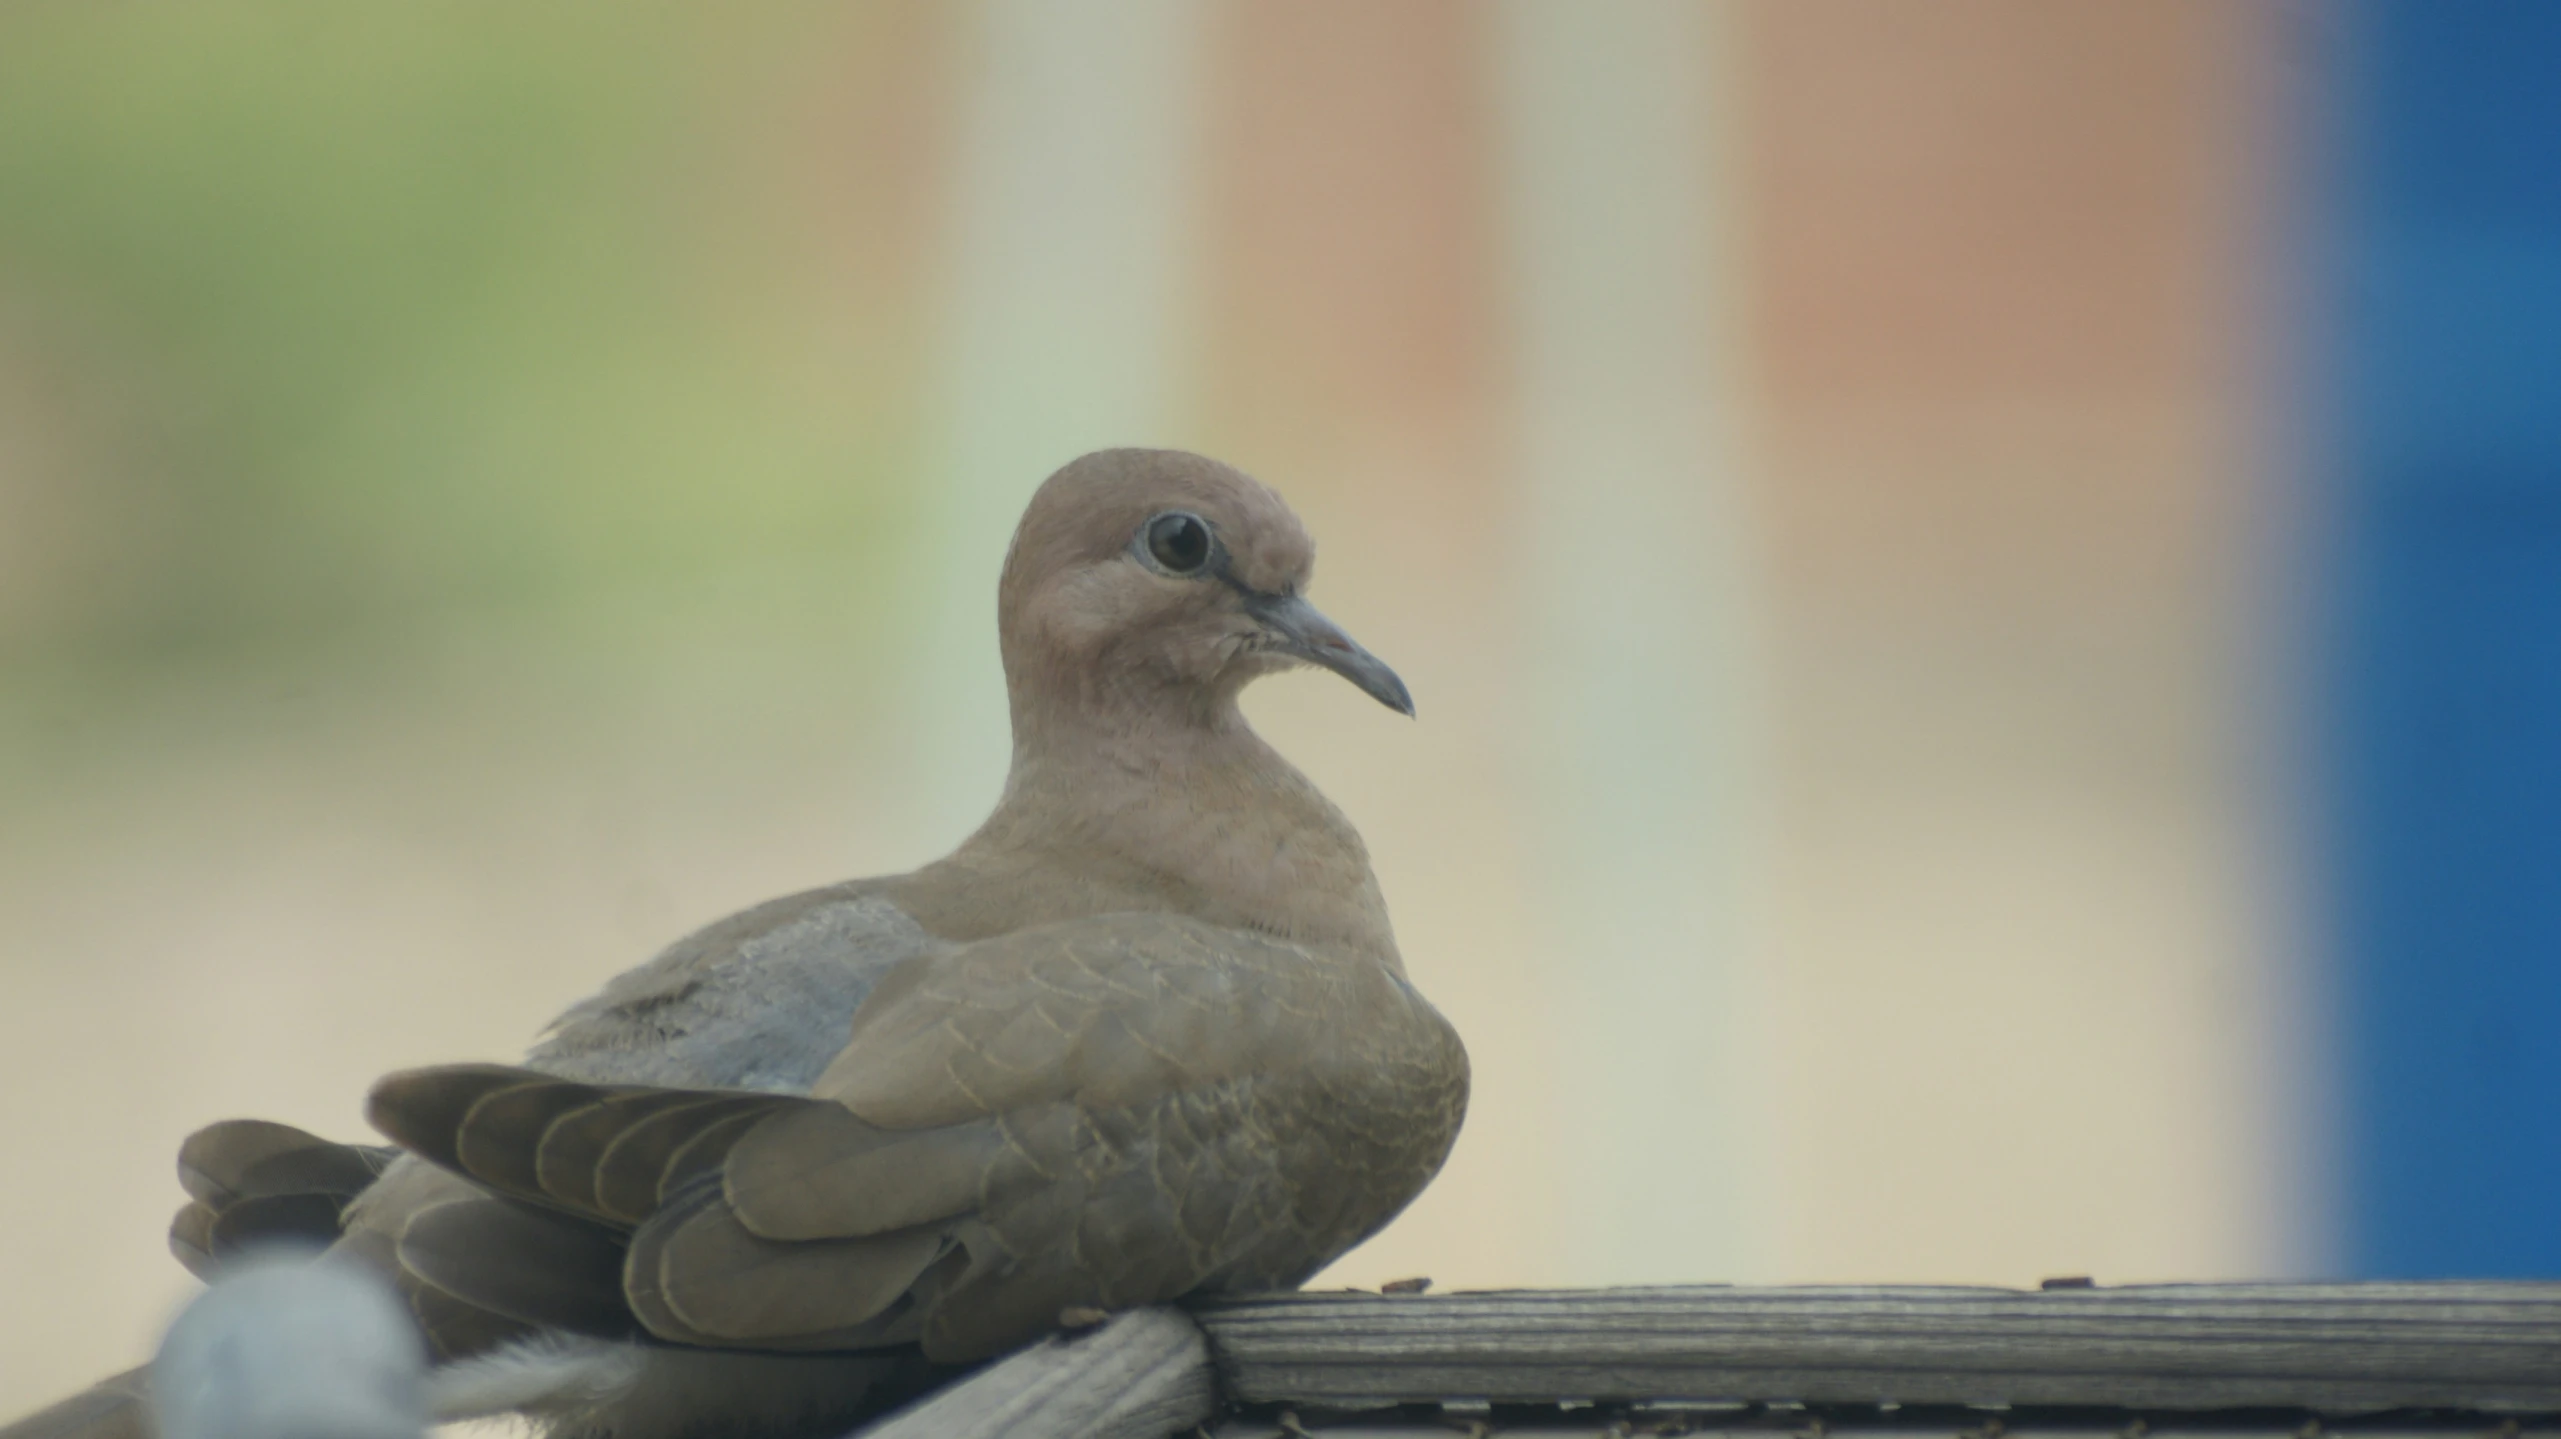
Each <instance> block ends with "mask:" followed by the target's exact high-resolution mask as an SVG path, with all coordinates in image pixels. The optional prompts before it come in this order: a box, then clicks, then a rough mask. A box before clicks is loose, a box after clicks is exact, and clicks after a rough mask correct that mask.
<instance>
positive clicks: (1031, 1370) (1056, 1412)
mask: <svg viewBox="0 0 2561 1439" xmlns="http://www.w3.org/2000/svg"><path fill="white" fill-rule="evenodd" d="M1212 1408H1213V1399H1212V1396H1211V1392H1210V1365H1209V1354H1208V1352H1207V1350H1206V1349H1204V1348H1203V1347H1202V1344H1201V1335H1200V1331H1199V1330H1198V1329H1196V1328H1194V1327H1193V1326H1192V1321H1191V1320H1189V1319H1187V1318H1185V1317H1184V1316H1183V1314H1182V1312H1181V1311H1180V1310H1175V1309H1136V1310H1132V1311H1130V1312H1128V1313H1126V1314H1122V1315H1119V1316H1117V1317H1115V1318H1114V1319H1112V1320H1111V1321H1110V1322H1109V1323H1106V1324H1103V1325H1100V1326H1098V1327H1096V1328H1094V1329H1091V1330H1086V1331H1084V1332H1081V1333H1076V1334H1063V1335H1058V1336H1056V1337H1054V1338H1049V1339H1044V1340H1042V1341H1041V1342H1039V1343H1038V1344H1034V1345H1032V1346H1031V1347H1030V1348H1028V1349H1024V1350H1021V1351H1020V1352H1018V1353H1015V1354H1013V1355H1011V1356H1009V1357H1007V1358H1005V1359H1003V1360H1000V1361H998V1362H997V1363H994V1364H991V1365H989V1366H987V1367H986V1368H985V1369H982V1370H980V1371H978V1372H977V1373H975V1374H972V1375H971V1376H969V1377H968V1378H966V1379H963V1380H961V1381H960V1382H959V1383H957V1384H953V1385H951V1386H949V1387H947V1388H944V1389H942V1390H939V1391H937V1392H936V1393H934V1394H932V1395H930V1396H928V1397H927V1398H925V1399H922V1400H920V1401H918V1402H917V1403H915V1404H913V1405H910V1406H909V1407H907V1408H906V1409H903V1410H901V1411H899V1412H898V1413H896V1414H892V1415H890V1416H889V1417H888V1418H886V1419H883V1420H881V1421H880V1422H878V1423H876V1424H873V1425H871V1426H870V1427H868V1428H865V1429H862V1430H859V1431H857V1432H858V1435H859V1439H1000V1436H1005V1439H1159V1436H1162V1435H1166V1434H1170V1433H1173V1432H1175V1431H1177V1430H1182V1429H1189V1428H1191V1427H1192V1426H1193V1425H1195V1424H1199V1423H1201V1422H1203V1421H1205V1420H1207V1419H1208V1418H1209V1417H1210V1412H1211V1409H1212Z"/></svg>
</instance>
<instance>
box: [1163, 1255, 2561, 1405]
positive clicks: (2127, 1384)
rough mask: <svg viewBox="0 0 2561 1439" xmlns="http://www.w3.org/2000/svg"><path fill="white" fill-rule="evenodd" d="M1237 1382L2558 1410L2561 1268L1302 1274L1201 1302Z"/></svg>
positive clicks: (1251, 1398) (1326, 1401)
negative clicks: (1998, 1285) (1450, 1282)
mask: <svg viewBox="0 0 2561 1439" xmlns="http://www.w3.org/2000/svg"><path fill="white" fill-rule="evenodd" d="M1195 1313H1196V1314H1197V1316H1198V1318H1199V1319H1200V1322H1201V1326H1202V1327H1203V1328H1204V1329H1205V1330H1206V1331H1207V1332H1208V1334H1209V1340H1210V1348H1211V1351H1212V1353H1213V1355H1214V1356H1215V1358H1216V1360H1217V1364H1218V1370H1219V1375H1220V1378H1221V1380H1222V1382H1223V1384H1224V1385H1225V1389H1226V1393H1227V1395H1228V1397H1230V1398H1232V1399H1237V1400H1241V1401H1244V1402H1248V1403H1254V1402H1266V1401H1274V1402H1284V1403H1292V1404H1303V1405H1333V1406H1338V1407H1343V1408H1357V1407H1361V1406H1365V1405H1376V1404H1383V1403H1392V1402H1398V1401H1406V1400H1439V1399H1450V1398H1471V1399H1493V1400H1518V1401H1546V1400H1556V1399H1594V1400H1611V1399H1618V1400H1673V1399H1686V1400H1699V1401H1738V1400H1740V1401H1768V1402H1779V1401H1792V1402H1798V1403H1808V1404H1876V1403H1894V1404H1906V1405H1912V1404H1978V1405H2002V1404H2008V1405H2088V1406H2103V1407H2111V1408H2133V1409H2214V1408H2236V1407H2258V1406H2269V1407H2282V1408H2294V1409H2306V1410H2310V1411H2313V1412H2315V1413H2320V1414H2351V1413H2362V1412H2371V1411H2375V1410H2381V1409H2399V1408H2437V1407H2446V1408H2461V1409H2468V1410H2473V1411H2479V1412H2489V1413H2519V1412H2551V1411H2561V1284H2549V1283H2463V1284H2352V1285H2350V1284H2334V1285H2318V1284H2310V1285H2212V1284H2207V1285H2162V1286H2154V1287H2140V1288H2123V1289H2074V1290H2053V1291H2035V1292H2023V1291H2017V1290H2004V1289H1955V1288H1947V1289H1933V1288H1855V1289H1853V1288H1808V1289H1732V1288H1681V1289H1607V1290H1555V1291H1545V1292H1538V1291H1520V1292H1497V1293H1483V1294H1428V1295H1410V1296H1406V1295H1399V1296H1385V1295H1375V1294H1288V1295H1272V1296H1265V1297H1258V1298H1252V1299H1227V1300H1218V1301H1212V1302H1206V1303H1203V1304H1200V1305H1199V1306H1197V1307H1196V1310H1195Z"/></svg>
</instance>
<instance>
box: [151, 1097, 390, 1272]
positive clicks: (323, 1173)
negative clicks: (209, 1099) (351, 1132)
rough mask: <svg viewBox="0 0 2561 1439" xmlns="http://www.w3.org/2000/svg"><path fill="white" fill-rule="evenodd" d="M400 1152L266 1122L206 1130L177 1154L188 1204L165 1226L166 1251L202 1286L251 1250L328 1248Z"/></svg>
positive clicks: (233, 1122)
mask: <svg viewBox="0 0 2561 1439" xmlns="http://www.w3.org/2000/svg"><path fill="white" fill-rule="evenodd" d="M398 1154H399V1151H398V1150H396V1149H389V1148H380V1147H375V1146H372V1145H362V1144H339V1143H337V1142H335V1141H333V1140H327V1139H322V1138H320V1137H319V1136H317V1135H313V1134H306V1133H304V1132H303V1131H301V1130H299V1129H296V1128H294V1127H293V1126H291V1125H289V1124H275V1123H271V1122H269V1121H267V1120H263V1119H226V1120H224V1121H222V1122H221V1123H219V1124H210V1125H207V1126H205V1127H204V1128H202V1129H199V1130H197V1131H196V1132H195V1133H194V1134H191V1135H189V1136H187V1142H186V1143H185V1144H183V1145H181V1146H180V1147H179V1150H178V1182H179V1184H181V1185H182V1186H184V1187H185V1189H186V1191H187V1194H188V1196H189V1202H188V1203H187V1205H186V1206H185V1207H184V1208H182V1209H180V1210H179V1211H178V1213H177V1215H176V1217H175V1218H173V1219H171V1220H170V1223H169V1252H170V1253H172V1254H174V1255H176V1256H177V1257H178V1262H179V1263H181V1264H184V1265H185V1266H187V1269H188V1271H189V1272H190V1273H193V1274H194V1275H196V1276H197V1277H198V1278H200V1279H202V1278H210V1277H212V1272H213V1270H214V1268H215V1266H216V1265H218V1264H219V1263H220V1262H222V1261H223V1260H225V1259H228V1258H230V1257H232V1256H234V1255H237V1254H240V1253H242V1252H243V1251H245V1250H247V1249H249V1248H251V1247H253V1246H258V1245H265V1244H275V1243H285V1244H298V1245H305V1246H317V1247H325V1246H327V1245H329V1244H331V1243H334V1242H335V1241H336V1240H337V1238H338V1233H339V1229H340V1225H341V1220H342V1218H343V1217H344V1215H345V1213H346V1208H347V1205H348V1204H349V1202H351V1201H352V1200H354V1198H355V1197H356V1196H357V1195H358V1194H361V1193H363V1192H364V1190H365V1188H366V1186H368V1185H370V1184H372V1183H373V1182H374V1180H375V1178H376V1177H378V1176H379V1175H380V1174H381V1173H382V1171H383V1170H384V1169H385V1168H387V1167H388V1166H389V1165H390V1163H391V1161H392V1159H393V1158H394V1157H395V1156H396V1155H398Z"/></svg>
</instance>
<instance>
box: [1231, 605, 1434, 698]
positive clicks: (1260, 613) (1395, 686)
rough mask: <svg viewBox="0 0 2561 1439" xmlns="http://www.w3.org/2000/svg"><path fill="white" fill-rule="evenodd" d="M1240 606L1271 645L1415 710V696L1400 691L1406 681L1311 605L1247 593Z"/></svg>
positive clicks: (1366, 691)
mask: <svg viewBox="0 0 2561 1439" xmlns="http://www.w3.org/2000/svg"><path fill="white" fill-rule="evenodd" d="M1245 608H1246V610H1247V611H1248V612H1250V613H1251V614H1252V615H1253V616H1254V618H1255V620H1256V621H1258V622H1259V623H1260V624H1261V625H1262V627H1263V628H1264V629H1265V630H1266V631H1268V632H1269V633H1270V634H1271V636H1272V638H1273V639H1274V640H1275V641H1277V643H1275V644H1274V645H1273V646H1272V647H1273V648H1274V649H1277V650H1279V651H1281V652H1282V653H1284V654H1291V655H1296V656H1297V657H1298V658H1300V659H1303V660H1305V661H1307V662H1308V663H1309V664H1312V665H1322V666H1324V667H1325V668H1327V669H1329V670H1332V671H1333V672H1334V673H1336V674H1338V675H1341V676H1342V677H1343V678H1345V679H1347V680H1350V681H1351V682H1352V683H1353V684H1356V685H1358V686H1360V690H1361V693H1363V694H1365V695H1368V696H1369V697H1370V698H1371V699H1374V700H1376V701H1378V702H1379V703H1380V704H1383V705H1385V706H1387V707H1388V708H1389V709H1392V710H1394V711H1396V712H1397V713H1398V714H1401V715H1407V716H1411V715H1412V714H1413V713H1414V697H1413V696H1412V695H1410V694H1408V693H1406V692H1405V682H1404V681H1403V680H1401V679H1398V678H1397V677H1396V671H1394V670H1392V669H1389V668H1388V667H1387V666H1386V664H1385V663H1384V662H1383V661H1381V660H1380V659H1379V657H1378V656H1376V655H1374V654H1371V653H1370V652H1369V651H1367V650H1365V649H1362V648H1361V647H1360V646H1359V645H1358V644H1355V643H1353V641H1352V637H1351V636H1350V635H1347V634H1345V633H1343V629H1342V626H1340V625H1337V624H1335V623H1334V622H1333V621H1332V620H1329V619H1327V618H1325V615H1324V612H1323V611H1321V610H1319V609H1317V608H1316V607H1315V606H1314V605H1311V604H1309V603H1308V602H1307V601H1305V600H1303V599H1300V598H1299V597H1298V596H1296V595H1258V594H1249V595H1247V596H1246V598H1245Z"/></svg>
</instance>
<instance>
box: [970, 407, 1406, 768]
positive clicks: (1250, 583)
mask: <svg viewBox="0 0 2561 1439" xmlns="http://www.w3.org/2000/svg"><path fill="white" fill-rule="evenodd" d="M1315 559H1316V546H1315V542H1314V541H1312V540H1310V539H1309V538H1308V535H1307V529H1306V527H1305V526H1304V525H1302V524H1300V523H1299V520H1298V516H1296V515H1295V514H1292V513H1291V512H1290V508H1289V506H1288V504H1287V503H1285V502H1284V501H1283V500H1282V499H1281V497H1280V496H1279V495H1277V494H1274V493H1273V492H1272V491H1271V490H1270V489H1269V488H1268V487H1266V486H1265V485H1263V484H1262V483H1261V482H1259V481H1257V480H1255V479H1254V478H1253V477H1252V476H1250V475H1248V474H1246V473H1244V472H1243V471H1241V470H1238V469H1235V468H1234V467H1232V466H1228V465H1223V464H1220V463H1219V462H1217V461H1216V460H1210V459H1204V458H1202V457H1201V456H1199V455H1193V454H1186V453H1184V452H1182V451H1180V450H1134V449H1133V450H1101V451H1097V452H1095V453H1093V454H1090V455H1086V456H1084V457H1083V458H1081V459H1078V460H1075V461H1073V462H1071V463H1069V464H1068V465H1067V466H1066V467H1065V468H1063V469H1061V470H1059V471H1058V473H1056V474H1054V475H1052V476H1050V477H1049V479H1048V481H1047V482H1046V483H1044V484H1043V485H1042V486H1041V487H1040V490H1039V492H1038V493H1037V494H1035V495H1033V496H1032V501H1031V505H1030V507H1029V508H1028V509H1026V510H1025V511H1024V513H1023V520H1022V524H1021V525H1020V526H1019V527H1018V528H1017V529H1016V530H1015V532H1014V542H1013V547H1012V548H1011V549H1010V550H1009V551H1007V553H1006V556H1005V571H1004V578H1003V580H1002V582H1001V583H1000V585H999V586H998V600H997V616H998V627H999V631H1000V634H1001V636H1002V640H1003V647H1004V656H1005V677H1006V682H1007V685H1008V686H1009V687H1010V688H1011V689H1012V691H1013V693H1014V697H1015V708H1016V713H1017V715H1018V716H1019V715H1020V714H1022V712H1023V709H1024V706H1025V703H1026V702H1027V701H1029V700H1031V699H1032V698H1033V697H1034V696H1038V697H1039V699H1040V700H1041V701H1042V702H1044V703H1047V704H1052V705H1054V704H1057V703H1060V702H1062V701H1065V702H1071V703H1076V704H1077V705H1078V706H1079V707H1080V708H1084V709H1088V710H1090V709H1094V708H1097V707H1099V708H1104V709H1108V710H1123V709H1129V708H1138V709H1145V710H1155V711H1160V712H1161V711H1171V712H1180V713H1187V714H1190V715H1193V716H1195V717H1198V718H1203V719H1214V718H1216V717H1219V716H1223V715H1224V714H1226V713H1229V712H1232V707H1233V704H1234V700H1235V696H1236V693H1237V692H1238V691H1239V690H1241V689H1243V688H1244V686H1245V685H1246V684H1247V683H1248V682H1250V681H1252V680H1253V679H1255V678H1256V677H1258V676H1260V675H1264V674H1269V673H1271V672H1273V671H1275V670H1280V669H1287V668H1290V667H1293V666H1296V665H1315V666H1319V667H1321V668H1324V669H1328V670H1331V671H1333V672H1334V673H1335V674H1338V675H1341V676H1342V677H1343V678H1344V679H1347V680H1349V681H1351V682H1352V683H1353V684H1354V685H1356V686H1358V687H1359V688H1360V690H1361V691H1362V692H1363V693H1365V694H1367V695H1369V696H1370V697H1371V698H1372V699H1375V700H1377V701H1378V702H1379V703H1380V704H1383V705H1386V706H1387V707H1388V708H1389V709H1392V710H1395V711H1397V712H1398V713H1400V714H1407V715H1410V714H1412V713H1413V712H1414V702H1413V699H1412V697H1411V696H1410V695H1408V694H1407V693H1406V689H1405V683H1404V681H1402V680H1400V679H1398V678H1397V677H1396V672H1395V671H1394V670H1391V669H1389V668H1388V667H1387V666H1386V665H1385V664H1384V663H1382V662H1381V661H1380V660H1379V659H1378V657H1377V656H1375V655H1373V654H1371V653H1370V652H1369V651H1368V650H1366V649H1363V648H1362V647H1361V646H1360V645H1359V644H1357V643H1355V642H1354V641H1353V640H1352V638H1351V636H1349V635H1347V634H1345V633H1344V632H1343V631H1342V629H1341V627H1339V626H1337V625H1336V624H1335V623H1334V622H1333V621H1332V620H1330V619H1327V618H1326V617H1325V616H1324V614H1323V613H1322V612H1320V611H1319V610H1318V609H1317V608H1316V607H1315V606H1314V605H1312V604H1309V603H1308V601H1307V598H1306V595H1305V590H1306V587H1307V581H1308V577H1309V574H1310V573H1311V571H1312V570H1313V569H1314V566H1315Z"/></svg>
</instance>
